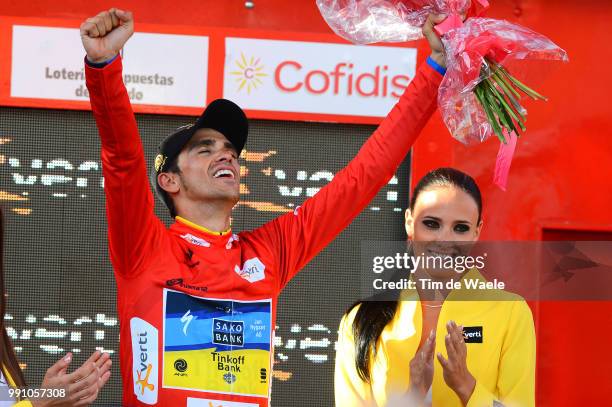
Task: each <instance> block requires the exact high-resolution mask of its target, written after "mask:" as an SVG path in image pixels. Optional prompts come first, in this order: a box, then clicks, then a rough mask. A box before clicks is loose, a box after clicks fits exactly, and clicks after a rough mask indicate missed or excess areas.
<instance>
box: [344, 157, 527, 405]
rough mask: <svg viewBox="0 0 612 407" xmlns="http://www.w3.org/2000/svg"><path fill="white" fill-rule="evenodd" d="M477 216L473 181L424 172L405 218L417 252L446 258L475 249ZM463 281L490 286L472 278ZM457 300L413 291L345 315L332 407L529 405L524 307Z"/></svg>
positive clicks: (506, 297) (490, 299)
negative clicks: (459, 247) (463, 248)
mask: <svg viewBox="0 0 612 407" xmlns="http://www.w3.org/2000/svg"><path fill="white" fill-rule="evenodd" d="M481 213H482V199H481V195H480V191H479V189H478V186H477V185H476V183H475V181H474V180H473V179H472V178H471V177H470V176H469V175H467V174H464V173H462V172H460V171H457V170H454V169H450V168H441V169H438V170H434V171H432V172H430V173H429V174H427V175H426V176H425V177H424V178H423V179H421V181H419V183H418V184H417V186H416V188H415V190H414V193H413V196H412V199H411V202H410V207H409V209H408V210H407V211H406V231H407V234H408V238H409V240H410V241H411V244H412V247H413V249H414V253H425V254H427V255H431V256H436V255H437V256H448V255H451V256H452V255H453V253H452V252H449V247H452V246H450V245H448V244H447V243H444V242H461V241H463V242H469V241H476V240H477V239H478V236H479V234H480V230H481V228H482V219H481ZM415 276H421V277H427V278H430V279H432V280H433V281H442V282H444V281H445V279H448V278H449V273H448V271H447V270H444V271H441V270H432V269H427V270H423V269H419V270H418V271H417V272H416V273H415V274H414V275H413V277H412V278H413V279H414V278H415ZM462 278H463V279H473V280H480V281H486V280H485V279H484V278H483V276H482V275H480V273H479V272H478V271H477V270H475V269H474V270H471V271H469V272H467V273H465V274H464V275H463V276H462ZM461 291H462V290H453V291H450V292H448V291H446V292H444V291H442V292H438V294H439V295H440V297H439V298H437V299H433V300H432V299H431V297H430V296H426V294H425V293H424V292H422V291H421V290H419V286H418V285H417V286H416V289H414V290H404V291H403V292H402V293H401V299H398V300H395V301H362V302H359V303H357V304H355V305H354V306H353V307H351V309H349V311H348V312H347V314H346V315H345V316H344V317H343V319H342V322H341V323H340V330H339V338H338V345H337V348H336V349H337V350H336V368H335V398H336V405H337V406H339V407H349V406H394V407H395V406H406V407H412V406H421V405H424V406H430V405H431V406H434V407H438V406H444V407H455V406H457V407H459V406H468V407H485V406H486V407H498V406H506V407H510V406H516V407H531V406H534V405H535V330H534V324H533V317H532V315H531V311H530V309H529V307H528V306H527V304H526V303H525V301H524V300H523V299H522V298H521V297H519V296H517V295H514V294H511V293H508V292H505V291H502V290H497V291H494V292H493V294H491V293H488V295H487V298H486V300H481V301H466V300H464V298H466V297H465V296H463V295H462V294H464V293H462V292H461ZM453 297H455V298H453ZM423 298H427V300H425V299H423Z"/></svg>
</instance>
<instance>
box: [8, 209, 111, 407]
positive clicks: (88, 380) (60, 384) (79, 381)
mask: <svg viewBox="0 0 612 407" xmlns="http://www.w3.org/2000/svg"><path fill="white" fill-rule="evenodd" d="M5 312H6V299H5V290H4V217H3V214H2V208H0V363H1V365H0V406H5V405H7V404H9V403H10V404H12V405H13V406H18V407H29V406H34V407H48V406H49V407H50V406H86V405H89V404H91V403H93V402H94V401H95V400H96V398H97V397H98V392H99V391H100V389H101V388H102V387H103V386H104V385H105V384H106V382H107V381H108V379H109V378H110V368H111V359H110V357H109V355H108V353H102V352H99V351H96V352H94V353H93V354H92V355H91V357H90V358H89V359H88V360H87V361H86V362H85V363H83V365H82V366H81V367H79V368H78V369H77V370H75V371H74V372H72V373H67V370H68V365H69V364H70V362H71V361H72V354H71V353H68V354H67V355H66V356H64V357H63V358H62V359H60V360H59V361H57V362H56V363H55V364H54V365H53V366H51V367H50V368H49V369H47V372H46V374H45V377H44V379H43V382H42V385H41V386H40V387H41V388H44V389H63V390H65V397H61V398H48V397H44V398H38V399H31V400H28V399H25V398H24V397H15V396H14V395H15V394H16V392H10V391H9V389H26V388H27V385H26V381H25V378H24V376H23V373H22V372H21V368H20V367H19V362H18V361H17V357H16V356H15V352H14V351H13V346H12V343H11V340H10V338H9V336H8V334H7V332H6V327H5V326H4V314H5ZM30 390H32V391H34V390H35V389H30ZM10 400H12V401H13V403H11V402H10Z"/></svg>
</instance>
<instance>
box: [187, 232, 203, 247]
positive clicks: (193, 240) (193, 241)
mask: <svg viewBox="0 0 612 407" xmlns="http://www.w3.org/2000/svg"><path fill="white" fill-rule="evenodd" d="M181 237H182V238H183V239H185V240H186V241H188V242H189V243H191V244H193V245H196V246H202V247H210V243H208V242H207V241H206V240H204V239H202V238H199V237H197V236H194V235H192V234H191V233H186V234H184V235H181Z"/></svg>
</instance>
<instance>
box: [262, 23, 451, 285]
mask: <svg viewBox="0 0 612 407" xmlns="http://www.w3.org/2000/svg"><path fill="white" fill-rule="evenodd" d="M428 24H429V25H428V27H426V29H425V30H430V31H431V32H433V20H432V19H431V18H430V20H429V21H428ZM429 34H431V33H429V32H428V41H429V42H430V46H431V47H432V50H434V52H433V53H432V56H431V57H429V58H428V60H427V63H426V64H424V65H423V66H421V67H420V68H419V70H418V72H417V74H416V76H415V78H414V79H413V80H412V81H411V82H410V85H409V86H408V88H407V89H406V90H405V92H404V94H403V95H402V97H401V98H400V100H399V101H398V102H397V104H396V105H395V107H393V109H392V110H391V112H389V114H388V115H387V117H386V118H385V119H384V120H383V121H382V123H381V124H380V126H379V127H378V129H376V131H375V132H374V134H373V135H372V136H371V137H370V138H369V139H368V140H367V141H366V142H365V144H364V145H363V147H362V148H361V150H360V151H359V153H358V154H357V156H356V157H355V158H354V159H353V160H352V161H351V162H350V163H349V164H348V166H347V167H346V168H344V169H343V170H342V171H340V172H339V173H338V174H337V175H336V176H335V177H334V179H333V180H332V181H331V182H330V183H329V184H327V185H326V186H325V187H324V188H322V189H321V190H320V191H319V192H318V193H317V194H316V195H315V196H313V197H312V198H310V199H307V200H306V201H305V202H304V204H303V205H302V206H301V207H299V208H298V209H296V210H295V211H294V212H293V213H288V214H285V215H283V216H281V217H279V218H277V219H275V220H273V221H271V222H270V223H267V224H266V225H264V226H262V227H261V228H259V229H257V230H256V231H255V232H254V234H255V235H256V236H257V237H258V238H260V239H261V240H263V241H265V242H267V243H268V244H269V245H270V246H271V247H272V248H273V250H276V252H277V254H278V260H279V270H280V275H279V289H282V287H284V285H285V284H286V283H287V282H288V281H289V280H290V279H291V278H292V277H293V276H294V275H295V274H296V273H297V272H298V271H299V270H300V269H302V267H304V266H305V265H306V263H308V262H309V261H310V260H311V259H312V258H313V257H314V256H315V255H317V254H318V253H319V252H320V251H321V250H322V249H323V248H324V247H325V246H327V245H328V244H329V243H330V242H331V241H332V240H333V239H334V238H335V237H336V236H337V235H338V234H339V233H340V232H341V231H342V230H343V229H344V228H345V227H346V226H348V224H349V223H350V222H351V221H352V220H353V218H355V216H357V215H358V214H359V213H360V212H361V211H362V210H363V208H365V207H366V206H367V205H368V203H369V202H370V201H371V200H372V199H373V198H374V196H375V195H376V194H377V193H378V191H379V190H380V189H381V188H382V187H383V186H384V185H385V184H386V183H387V182H388V181H389V180H390V179H391V177H392V176H393V174H394V173H395V171H396V170H397V167H398V166H399V165H400V163H401V162H402V160H403V159H404V157H405V156H406V154H407V153H408V151H410V148H411V147H412V145H413V143H414V141H415V140H416V138H417V136H418V135H419V133H420V132H421V130H422V129H423V127H424V126H425V124H426V123H427V121H428V120H429V118H430V117H431V115H432V113H433V112H434V111H435V109H436V96H437V94H438V87H439V86H440V82H441V81H442V78H443V73H444V67H443V66H440V62H441V61H443V58H442V57H440V55H439V54H440V53H441V52H442V49H443V48H442V44H441V43H440V40H439V39H438V38H437V37H436V36H435V34H431V35H433V37H432V38H430V36H429Z"/></svg>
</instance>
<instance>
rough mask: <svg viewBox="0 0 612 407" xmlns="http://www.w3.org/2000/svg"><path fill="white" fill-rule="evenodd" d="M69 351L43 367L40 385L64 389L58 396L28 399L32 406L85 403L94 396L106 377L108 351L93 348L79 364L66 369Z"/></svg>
mask: <svg viewBox="0 0 612 407" xmlns="http://www.w3.org/2000/svg"><path fill="white" fill-rule="evenodd" d="M71 361H72V354H71V353H68V354H67V355H66V356H64V357H63V358H62V359H60V360H58V361H57V362H56V363H55V364H54V365H53V366H51V367H50V368H49V369H47V372H46V373H45V377H44V379H43V382H42V385H41V386H40V387H41V388H44V389H64V390H65V392H66V393H65V396H64V397H62V398H44V399H32V400H30V401H31V402H32V405H33V406H34V407H50V406H87V405H89V404H91V403H93V402H94V400H95V399H96V398H97V397H98V392H99V391H100V389H101V388H102V387H104V385H105V384H106V382H108V379H109V378H110V368H111V364H112V361H111V359H110V356H109V354H108V353H102V352H100V351H95V352H94V353H93V354H92V355H91V356H90V357H89V359H87V361H85V363H83V365H81V367H79V368H78V369H77V370H75V371H74V372H72V373H67V370H68V365H70V362H71Z"/></svg>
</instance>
